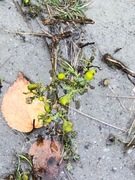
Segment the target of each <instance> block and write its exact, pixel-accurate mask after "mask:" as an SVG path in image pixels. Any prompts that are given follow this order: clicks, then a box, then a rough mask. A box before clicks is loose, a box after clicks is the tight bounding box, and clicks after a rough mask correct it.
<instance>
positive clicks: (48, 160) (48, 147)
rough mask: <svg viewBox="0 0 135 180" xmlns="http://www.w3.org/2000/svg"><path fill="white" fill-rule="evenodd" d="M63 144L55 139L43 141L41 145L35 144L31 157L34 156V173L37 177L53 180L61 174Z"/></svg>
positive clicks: (30, 153) (31, 150)
mask: <svg viewBox="0 0 135 180" xmlns="http://www.w3.org/2000/svg"><path fill="white" fill-rule="evenodd" d="M61 149H62V148H61V144H60V143H59V142H58V141H55V140H53V139H47V140H43V141H42V143H41V145H39V143H37V142H35V143H34V144H33V145H32V146H31V148H30V150H29V155H30V156H33V166H34V172H35V173H36V175H37V176H39V177H42V178H43V179H46V180H51V179H53V178H54V177H56V176H57V175H58V173H59V170H60V168H61V167H60V166H59V162H60V160H61V158H62V153H61Z"/></svg>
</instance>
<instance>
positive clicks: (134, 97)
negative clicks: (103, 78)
mask: <svg viewBox="0 0 135 180" xmlns="http://www.w3.org/2000/svg"><path fill="white" fill-rule="evenodd" d="M106 96H107V97H112V98H123V99H135V96H117V95H116V96H113V95H106Z"/></svg>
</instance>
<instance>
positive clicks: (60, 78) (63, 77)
mask: <svg viewBox="0 0 135 180" xmlns="http://www.w3.org/2000/svg"><path fill="white" fill-rule="evenodd" d="M65 77H66V76H65V74H64V73H59V74H58V79H59V80H63V79H65Z"/></svg>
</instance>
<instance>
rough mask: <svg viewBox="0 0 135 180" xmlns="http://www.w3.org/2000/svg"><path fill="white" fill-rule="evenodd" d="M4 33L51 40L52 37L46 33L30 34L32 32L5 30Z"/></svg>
mask: <svg viewBox="0 0 135 180" xmlns="http://www.w3.org/2000/svg"><path fill="white" fill-rule="evenodd" d="M4 31H6V32H8V33H12V34H16V35H33V36H45V37H48V38H52V36H51V35H50V34H49V33H47V34H45V33H32V32H18V31H17V32H12V31H8V30H6V29H4Z"/></svg>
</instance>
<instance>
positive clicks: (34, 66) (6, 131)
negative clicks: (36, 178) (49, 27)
mask: <svg viewBox="0 0 135 180" xmlns="http://www.w3.org/2000/svg"><path fill="white" fill-rule="evenodd" d="M134 12H135V1H133V0H119V1H115V0H106V1H105V2H103V1H100V0H93V3H92V5H91V6H90V7H89V9H88V10H87V11H86V15H87V16H88V17H89V18H92V19H93V20H94V21H95V24H94V25H86V26H84V27H83V29H84V30H85V31H86V32H85V34H86V40H88V41H90V42H93V41H94V42H95V43H96V45H95V46H94V47H89V48H88V47H87V48H85V50H84V51H85V53H86V55H87V56H88V57H89V56H90V55H91V54H92V53H93V54H94V56H95V60H94V65H98V66H101V67H102V70H101V71H98V73H97V74H96V76H95V80H94V81H93V82H92V85H93V86H95V89H94V90H89V91H88V93H86V94H84V95H83V96H80V97H79V96H78V97H77V98H78V100H80V102H81V107H80V109H79V111H81V112H84V113H86V114H88V115H90V116H93V117H95V118H97V119H99V120H102V121H104V122H107V123H109V124H112V125H114V126H117V127H119V128H121V129H126V128H129V127H130V125H131V124H132V121H133V119H134V111H135V100H134V99H116V98H111V97H107V95H120V96H131V95H132V96H134V95H135V91H134V85H133V84H132V83H131V82H130V81H129V80H128V78H127V76H126V75H125V74H124V73H122V72H121V71H119V70H117V69H111V68H109V67H108V66H107V65H106V64H104V63H103V62H102V61H101V58H102V55H103V54H104V53H110V54H114V51H115V50H116V49H117V48H122V49H121V50H120V51H119V52H117V53H116V54H114V57H115V58H117V59H121V61H122V62H124V63H125V64H126V65H127V66H128V67H130V68H131V69H132V70H135V61H134V52H135V31H134V29H135V17H134ZM32 25H33V27H34V29H33V30H34V31H35V30H36V31H37V29H38V27H37V26H36V25H35V24H34V23H33V24H32ZM5 30H8V31H12V32H15V31H25V32H29V28H28V27H27V24H26V23H25V22H24V20H23V18H22V16H21V15H20V14H19V13H18V12H17V10H16V8H15V7H14V4H13V2H12V1H10V0H5V1H4V0H3V1H0V37H1V40H0V77H2V78H4V80H5V82H3V88H2V92H1V93H0V103H1V102H2V97H3V95H4V94H5V93H6V91H7V88H8V87H9V86H10V85H11V84H12V83H13V82H14V80H15V79H16V76H17V74H18V72H19V71H22V72H23V73H24V74H25V75H26V76H27V77H28V78H30V79H31V80H33V81H39V80H40V81H42V82H43V83H44V84H45V83H49V70H50V69H51V63H50V55H49V52H48V48H47V45H46V44H45V42H44V40H43V39H42V38H39V37H33V36H25V42H24V41H23V39H22V37H20V36H17V35H13V34H11V33H7V32H6V31H5ZM104 78H108V79H109V81H110V86H109V87H102V86H101V85H100V83H99V82H100V81H101V80H103V79H104ZM71 106H72V107H74V104H71ZM70 114H71V118H73V121H74V124H75V130H77V131H78V137H77V140H76V141H77V145H78V152H79V154H80V156H81V159H80V162H79V163H78V164H77V165H76V166H75V167H74V169H73V170H72V175H73V179H74V180H84V179H85V180H117V179H121V180H134V179H135V152H134V150H133V151H132V152H131V153H129V154H124V153H123V150H124V148H123V145H122V144H121V143H112V144H110V143H109V144H108V142H107V138H108V136H109V134H114V135H115V136H117V137H120V138H122V139H124V140H125V134H124V133H123V132H121V131H119V130H116V129H114V128H112V127H109V126H105V125H103V124H102V123H98V122H96V121H93V120H91V119H90V118H86V117H85V116H84V115H80V114H78V113H75V112H73V111H71V113H70ZM26 146H27V145H26V141H25V139H24V137H23V136H22V135H21V134H20V133H18V132H16V131H13V130H12V129H11V128H10V127H9V126H8V125H7V124H6V122H5V120H4V118H3V117H2V114H1V113H0V179H3V177H4V175H6V174H9V173H11V172H12V171H13V169H14V163H15V161H14V155H15V154H16V153H22V152H25V149H26Z"/></svg>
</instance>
